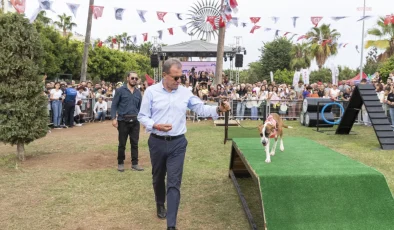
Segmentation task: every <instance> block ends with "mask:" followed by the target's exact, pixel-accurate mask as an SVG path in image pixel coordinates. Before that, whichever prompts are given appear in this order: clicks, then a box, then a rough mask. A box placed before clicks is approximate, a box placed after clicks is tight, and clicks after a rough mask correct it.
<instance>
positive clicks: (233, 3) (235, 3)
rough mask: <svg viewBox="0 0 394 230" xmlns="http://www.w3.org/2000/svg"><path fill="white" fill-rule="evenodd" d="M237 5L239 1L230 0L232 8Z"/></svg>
mask: <svg viewBox="0 0 394 230" xmlns="http://www.w3.org/2000/svg"><path fill="white" fill-rule="evenodd" d="M237 6H238V3H237V0H230V7H231V8H233V9H234V8H237Z"/></svg>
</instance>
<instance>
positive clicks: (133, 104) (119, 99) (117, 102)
mask: <svg viewBox="0 0 394 230" xmlns="http://www.w3.org/2000/svg"><path fill="white" fill-rule="evenodd" d="M141 100H142V96H141V91H140V90H139V89H137V88H134V92H133V93H131V91H130V90H129V88H127V85H124V86H122V87H120V88H117V89H116V91H115V96H114V98H113V99H112V104H111V118H112V119H114V118H115V117H116V112H117V113H118V120H119V121H121V120H123V116H124V115H136V116H137V114H138V113H139V111H140V108H141Z"/></svg>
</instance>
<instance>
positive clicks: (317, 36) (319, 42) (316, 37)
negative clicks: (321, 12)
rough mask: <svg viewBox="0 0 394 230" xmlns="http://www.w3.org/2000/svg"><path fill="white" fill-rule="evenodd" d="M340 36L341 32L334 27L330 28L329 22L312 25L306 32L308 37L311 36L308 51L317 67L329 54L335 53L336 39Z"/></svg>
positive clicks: (320, 66)
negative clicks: (317, 25)
mask: <svg viewBox="0 0 394 230" xmlns="http://www.w3.org/2000/svg"><path fill="white" fill-rule="evenodd" d="M340 36H341V34H340V33H339V32H338V31H337V30H336V29H333V30H331V28H330V25H329V24H328V25H327V24H322V25H321V26H320V27H314V28H312V29H311V31H309V32H308V33H307V34H306V37H307V38H308V39H309V38H312V41H311V43H310V52H311V55H312V58H316V62H317V66H318V67H319V69H321V68H322V67H323V65H324V64H325V63H326V61H327V59H328V58H329V57H330V56H333V55H336V54H337V52H338V46H337V44H336V41H337V39H338V38H339V37H340Z"/></svg>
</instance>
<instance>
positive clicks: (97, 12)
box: [90, 6, 104, 19]
mask: <svg viewBox="0 0 394 230" xmlns="http://www.w3.org/2000/svg"><path fill="white" fill-rule="evenodd" d="M90 7H91V8H92V9H93V17H94V19H97V18H100V17H101V16H103V11H104V6H90Z"/></svg>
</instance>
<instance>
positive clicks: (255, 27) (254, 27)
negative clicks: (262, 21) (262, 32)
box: [250, 25, 261, 34]
mask: <svg viewBox="0 0 394 230" xmlns="http://www.w3.org/2000/svg"><path fill="white" fill-rule="evenodd" d="M260 28H261V26H258V25H255V26H253V28H252V30H251V31H250V33H251V34H253V33H254V31H255V30H257V29H260Z"/></svg>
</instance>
